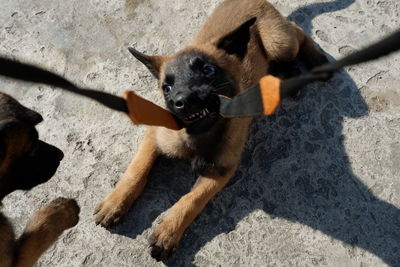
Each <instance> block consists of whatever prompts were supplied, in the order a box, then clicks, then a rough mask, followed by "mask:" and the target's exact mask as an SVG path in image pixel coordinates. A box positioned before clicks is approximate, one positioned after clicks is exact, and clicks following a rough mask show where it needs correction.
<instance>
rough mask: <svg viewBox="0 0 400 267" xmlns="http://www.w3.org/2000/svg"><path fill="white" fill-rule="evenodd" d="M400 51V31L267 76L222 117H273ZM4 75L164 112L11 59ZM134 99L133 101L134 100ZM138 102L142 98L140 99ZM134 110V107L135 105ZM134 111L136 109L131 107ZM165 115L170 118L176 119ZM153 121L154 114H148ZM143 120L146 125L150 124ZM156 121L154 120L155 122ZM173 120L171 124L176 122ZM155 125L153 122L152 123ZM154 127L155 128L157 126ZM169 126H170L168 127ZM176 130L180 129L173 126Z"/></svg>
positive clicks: (0, 65) (226, 106)
mask: <svg viewBox="0 0 400 267" xmlns="http://www.w3.org/2000/svg"><path fill="white" fill-rule="evenodd" d="M399 49H400V31H397V32H395V33H393V34H392V35H390V36H389V37H387V38H385V39H383V40H381V41H379V42H377V43H375V44H373V45H371V46H369V47H367V48H365V49H362V50H360V51H358V52H355V53H353V54H351V55H349V56H346V57H344V58H342V59H341V60H338V61H334V62H330V63H327V64H324V65H322V66H319V67H317V68H314V69H313V70H312V71H311V72H310V73H308V74H305V75H301V76H298V77H294V78H291V79H287V80H279V79H278V78H276V77H273V76H266V77H264V78H263V79H261V80H260V83H259V84H256V85H255V86H253V87H251V88H249V89H247V90H246V91H245V92H244V93H242V94H239V95H237V96H235V97H234V98H232V99H230V98H226V97H224V96H220V100H221V107H220V114H221V115H222V116H224V117H252V116H258V115H270V114H272V113H273V112H274V111H275V110H276V108H278V106H279V104H280V102H281V100H282V99H284V98H286V97H288V96H290V95H293V94H294V93H296V92H297V91H298V90H300V89H301V88H302V87H304V86H305V85H307V84H309V83H311V82H314V81H324V80H327V79H329V77H331V75H332V74H333V73H334V72H335V71H338V70H340V69H341V68H343V67H346V66H350V65H354V64H359V63H362V62H367V61H370V60H374V59H377V58H379V57H382V56H385V55H388V54H390V53H392V52H394V51H396V50H399ZM0 75H3V76H6V77H10V78H14V79H18V80H23V81H28V82H34V83H43V84H47V85H51V86H56V87H60V88H63V89H65V90H67V91H69V92H72V93H75V94H79V95H82V96H86V97H89V98H92V99H94V100H96V101H98V102H100V103H101V104H103V105H105V106H107V107H109V108H111V109H113V110H117V111H121V112H125V113H129V114H130V116H131V117H132V116H135V117H136V116H141V115H142V114H141V113H145V112H146V110H142V109H147V108H149V105H152V107H153V108H155V109H158V110H161V109H162V108H160V107H158V106H156V105H155V104H153V103H150V102H149V101H147V102H146V103H145V104H143V105H142V106H141V107H140V109H141V110H136V111H135V114H132V112H129V110H128V107H127V103H126V100H125V99H124V98H121V97H117V96H115V95H112V94H108V93H105V92H101V91H96V90H92V89H87V88H80V87H78V86H76V85H74V84H73V83H71V82H70V81H68V80H66V79H65V78H63V77H61V76H59V75H57V74H54V73H52V72H50V71H47V70H44V69H41V68H39V67H35V66H33V65H29V64H25V63H19V62H16V61H13V60H11V59H7V58H4V57H0ZM131 99H132V98H131ZM136 99H138V97H136ZM131 106H132V103H131ZM131 109H132V107H131ZM165 112H167V111H166V110H164V111H162V113H164V115H165V116H166V117H170V119H171V118H173V117H172V115H171V114H170V115H168V114H166V113H165ZM147 115H149V116H147V117H148V118H151V116H152V115H151V114H147ZM148 118H146V120H143V121H142V123H145V122H146V121H148ZM151 119H153V118H151ZM172 120H173V119H171V120H170V122H172ZM151 123H153V122H151ZM153 125H154V124H153ZM167 125H169V123H167ZM173 127H176V126H173Z"/></svg>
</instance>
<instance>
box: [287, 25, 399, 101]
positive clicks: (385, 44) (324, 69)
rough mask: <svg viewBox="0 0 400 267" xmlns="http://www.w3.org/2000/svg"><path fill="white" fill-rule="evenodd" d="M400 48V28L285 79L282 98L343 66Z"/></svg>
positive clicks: (323, 78)
mask: <svg viewBox="0 0 400 267" xmlns="http://www.w3.org/2000/svg"><path fill="white" fill-rule="evenodd" d="M399 49H400V30H399V31H397V32H395V33H393V34H391V35H390V36H388V37H386V38H384V39H382V40H381V41H379V42H377V43H375V44H373V45H370V46H368V47H367V48H364V49H362V50H360V51H357V52H355V53H353V54H350V55H348V56H346V57H344V58H342V59H340V60H338V61H333V62H330V63H327V64H324V65H322V66H319V67H316V68H314V69H312V70H311V73H309V74H305V75H302V76H298V77H294V78H291V79H287V80H283V81H282V84H281V95H282V98H283V97H286V96H289V95H290V94H292V93H294V92H295V91H298V90H299V89H301V88H302V87H304V86H305V85H306V84H308V83H311V82H314V81H323V80H326V79H327V78H328V77H330V75H331V74H332V73H333V72H335V71H338V70H340V69H341V68H343V67H346V66H350V65H355V64H359V63H363V62H367V61H371V60H374V59H377V58H380V57H383V56H386V55H388V54H390V53H392V52H394V51H397V50H399Z"/></svg>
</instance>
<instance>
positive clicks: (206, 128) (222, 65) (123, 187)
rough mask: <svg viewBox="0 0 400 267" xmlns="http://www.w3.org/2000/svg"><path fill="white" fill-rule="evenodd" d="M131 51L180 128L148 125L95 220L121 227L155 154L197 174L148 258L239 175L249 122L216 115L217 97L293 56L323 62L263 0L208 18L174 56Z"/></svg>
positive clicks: (161, 251) (228, 4)
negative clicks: (180, 161)
mask: <svg viewBox="0 0 400 267" xmlns="http://www.w3.org/2000/svg"><path fill="white" fill-rule="evenodd" d="M129 50H130V52H131V53H132V54H133V55H134V56H135V57H136V58H137V59H139V60H140V61H141V62H142V63H144V64H145V65H146V66H147V68H148V69H149V70H150V71H151V73H152V74H153V75H154V76H155V77H156V78H157V79H158V80H159V86H160V88H161V90H162V93H163V94H164V97H165V101H166V104H167V107H168V108H169V110H170V111H171V112H172V113H173V114H174V115H175V117H176V118H177V120H178V121H179V122H180V123H181V124H182V125H183V126H184V129H182V130H180V131H173V130H169V129H166V128H161V127H150V128H149V129H148V131H147V133H146V135H145V137H144V140H143V142H142V143H141V145H140V147H139V150H138V153H137V155H136V156H135V158H134V159H133V161H132V163H131V164H130V165H129V167H128V169H127V171H126V172H125V174H124V175H123V177H122V178H121V180H120V181H119V182H118V184H117V185H116V188H115V189H114V191H112V192H111V193H110V194H109V195H108V196H107V197H106V198H105V199H104V200H103V201H102V202H101V203H100V204H99V205H98V206H97V209H96V211H95V213H96V223H100V224H101V225H102V226H106V227H107V226H110V225H112V224H115V223H118V222H119V221H120V219H121V218H122V217H123V216H124V215H125V214H126V213H127V212H128V210H129V208H130V207H131V205H132V203H133V202H134V201H135V199H136V198H137V197H138V196H139V195H140V193H141V192H142V191H143V188H144V186H145V184H146V180H147V175H148V173H149V171H150V169H151V167H152V164H153V162H154V161H155V159H156V158H157V156H158V155H160V154H163V155H166V156H168V157H174V158H183V159H187V160H188V161H190V162H191V164H192V167H193V169H194V170H195V171H196V173H198V174H199V177H198V179H197V182H196V183H195V185H194V186H193V188H192V191H191V192H189V193H188V194H186V195H184V196H183V197H182V198H181V199H180V200H179V201H178V202H177V203H175V205H173V207H172V208H171V209H170V210H169V212H168V213H167V215H166V217H165V218H164V219H163V220H162V222H161V223H160V224H159V225H158V226H157V227H156V229H155V231H154V233H153V235H152V238H151V241H150V242H151V246H152V251H151V255H152V256H153V257H154V258H156V259H157V260H162V259H165V258H167V257H168V256H169V255H170V253H171V252H172V251H174V250H175V249H176V248H177V246H178V244H179V241H180V239H181V237H182V235H183V233H184V231H185V229H186V228H187V227H188V226H189V225H190V224H191V222H192V221H193V220H194V219H195V218H196V216H197V215H198V214H199V213H200V212H201V211H202V210H203V208H204V207H205V205H206V204H207V202H208V201H209V200H210V199H211V198H212V197H213V196H214V195H215V194H216V193H217V192H218V191H220V190H221V189H222V188H223V187H224V186H225V185H226V183H227V182H228V181H229V179H230V178H231V177H232V176H233V175H234V173H235V170H236V168H237V166H238V164H239V161H240V157H241V153H242V150H243V147H244V145H245V143H246V140H247V134H248V128H249V124H250V122H251V118H233V119H225V118H222V117H220V116H219V112H218V111H219V102H218V97H217V95H219V94H221V95H225V96H228V97H232V96H234V95H236V94H238V93H239V92H242V91H244V90H245V89H246V88H248V87H250V86H252V85H254V84H255V83H257V82H258V81H259V79H260V78H261V77H262V76H264V75H266V74H267V73H268V67H269V63H270V62H272V61H275V62H276V61H280V62H282V61H291V60H294V59H295V58H296V57H299V58H301V59H303V60H304V62H305V63H306V65H307V66H308V67H313V66H316V65H319V64H321V63H323V62H326V61H327V60H326V57H325V56H324V55H323V54H322V53H321V51H319V49H317V48H316V47H315V45H314V43H313V41H312V40H311V39H310V38H309V37H308V36H306V35H305V33H304V32H303V30H301V29H300V28H299V27H298V26H296V25H295V24H293V23H291V22H288V21H287V20H286V19H285V18H283V17H282V16H281V15H280V13H279V12H278V11H277V10H276V9H275V8H274V7H273V6H272V5H271V4H270V3H268V2H266V1H264V0H227V1H225V2H223V3H222V4H221V5H220V6H219V7H217V9H216V10H215V11H214V13H213V14H212V15H211V17H210V18H209V19H208V20H207V21H206V23H205V25H204V26H203V27H202V28H201V30H200V32H199V33H198V34H197V36H196V37H195V39H194V41H193V43H192V44H191V45H190V46H189V47H187V48H185V49H183V50H181V51H179V52H177V53H176V54H175V55H172V56H170V57H161V56H147V55H144V54H142V53H140V52H138V51H136V50H135V49H133V48H130V49H129Z"/></svg>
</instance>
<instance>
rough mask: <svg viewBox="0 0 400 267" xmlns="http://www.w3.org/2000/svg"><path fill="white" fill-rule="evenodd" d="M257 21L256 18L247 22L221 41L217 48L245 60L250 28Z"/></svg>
mask: <svg viewBox="0 0 400 267" xmlns="http://www.w3.org/2000/svg"><path fill="white" fill-rule="evenodd" d="M256 20H257V18H256V17H253V18H251V19H249V20H247V21H246V22H245V23H243V24H242V25H240V26H239V27H237V28H236V29H235V30H234V31H232V32H230V33H229V34H228V35H226V36H224V37H222V38H221V39H219V41H218V43H217V48H218V49H223V50H225V51H226V53H228V54H230V55H236V56H238V57H239V58H240V59H243V58H244V56H245V55H246V53H247V44H248V42H249V41H250V27H251V26H252V25H253V24H254V23H255V22H256Z"/></svg>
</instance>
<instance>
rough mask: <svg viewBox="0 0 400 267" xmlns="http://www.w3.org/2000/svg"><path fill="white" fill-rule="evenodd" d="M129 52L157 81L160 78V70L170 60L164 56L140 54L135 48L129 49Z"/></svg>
mask: <svg viewBox="0 0 400 267" xmlns="http://www.w3.org/2000/svg"><path fill="white" fill-rule="evenodd" d="M128 50H129V52H131V54H132V55H133V56H134V57H135V58H137V59H138V60H139V61H140V62H142V63H143V64H144V65H145V66H146V67H147V68H148V69H149V71H150V72H151V74H153V75H154V77H156V78H157V79H158V78H159V74H160V68H161V66H162V64H163V63H164V62H165V61H166V60H167V59H168V57H163V56H148V55H145V54H143V53H140V52H139V51H137V50H136V49H134V48H133V47H128Z"/></svg>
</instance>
